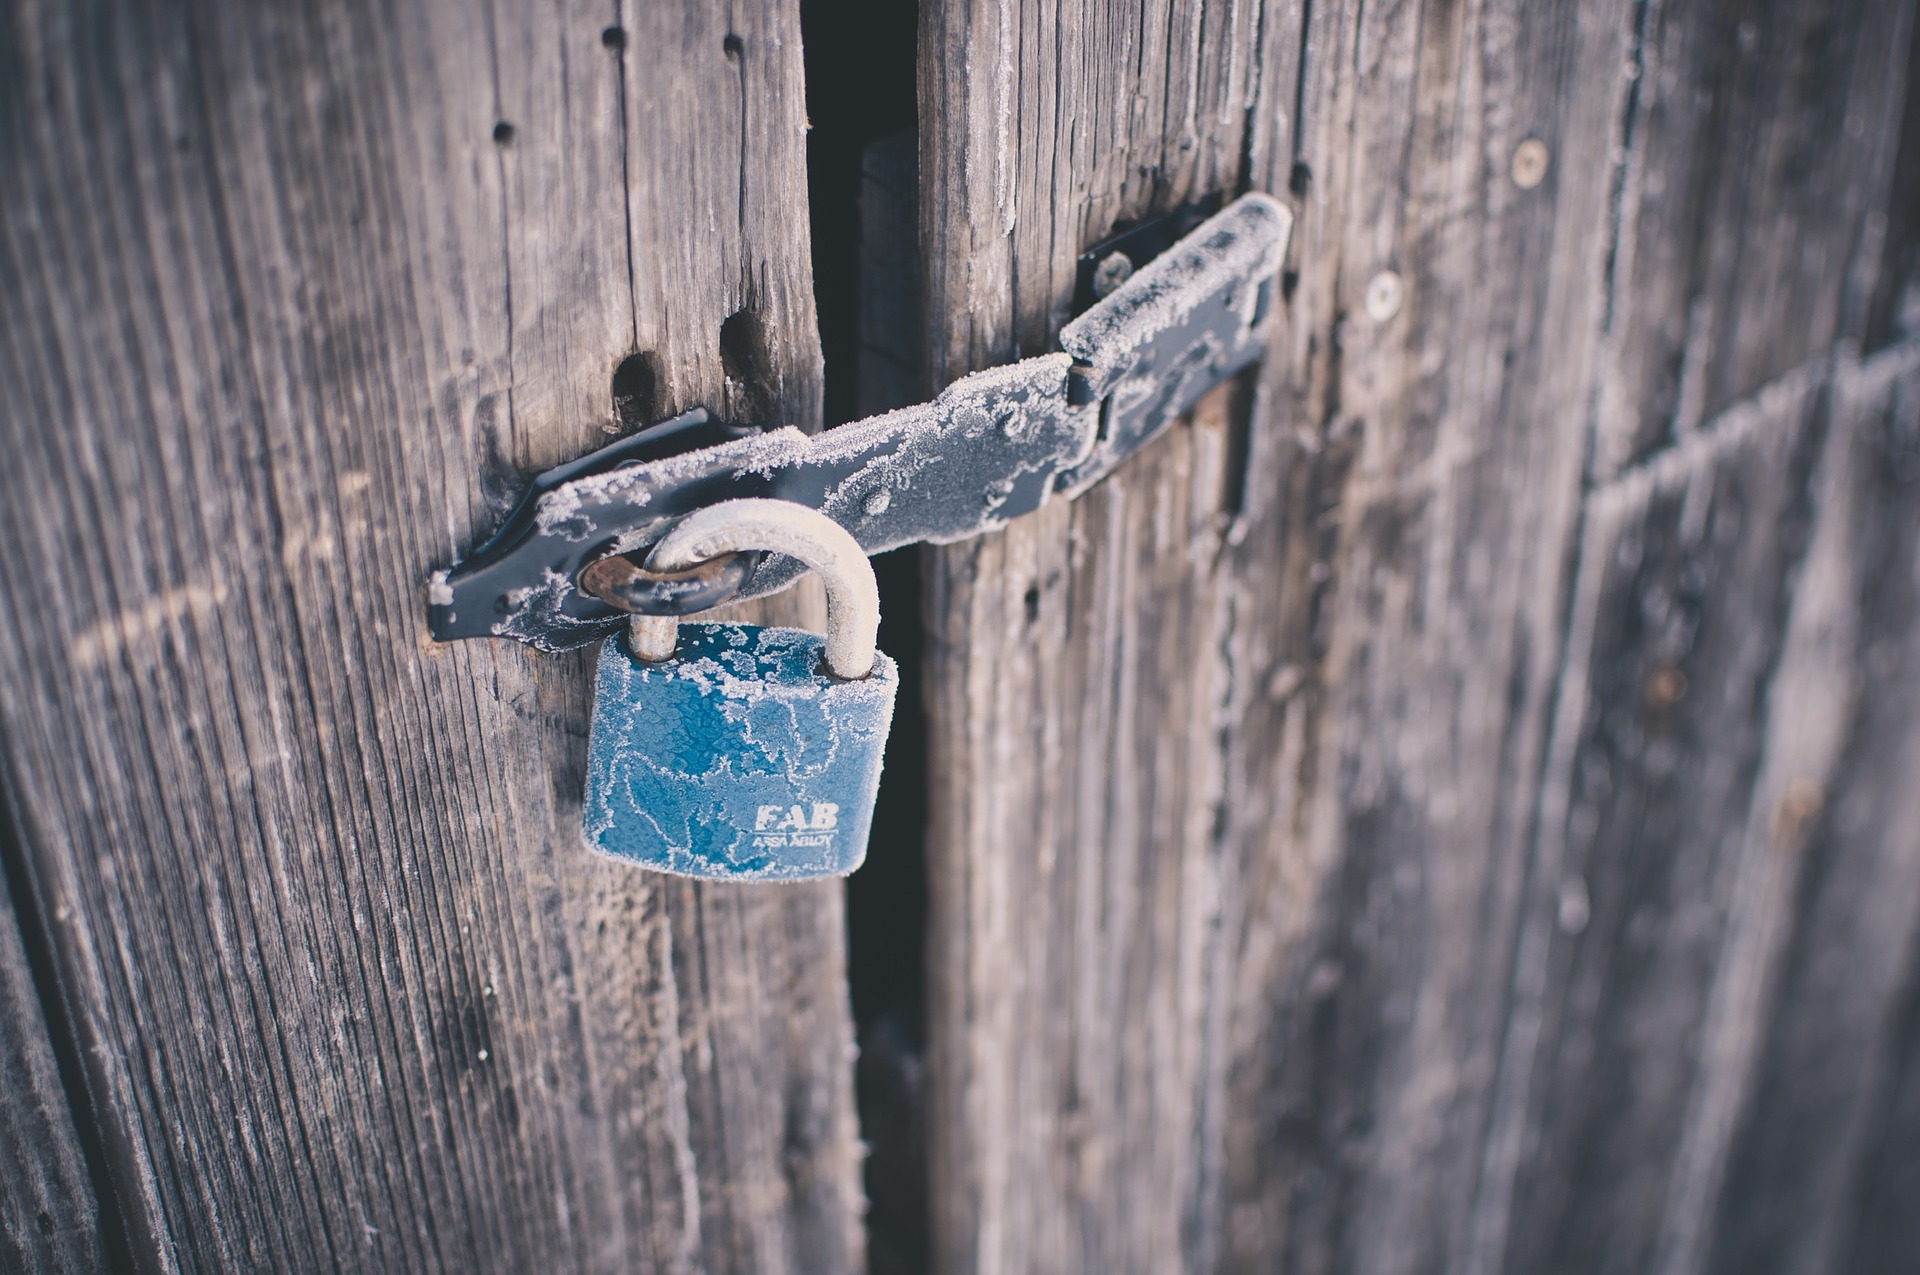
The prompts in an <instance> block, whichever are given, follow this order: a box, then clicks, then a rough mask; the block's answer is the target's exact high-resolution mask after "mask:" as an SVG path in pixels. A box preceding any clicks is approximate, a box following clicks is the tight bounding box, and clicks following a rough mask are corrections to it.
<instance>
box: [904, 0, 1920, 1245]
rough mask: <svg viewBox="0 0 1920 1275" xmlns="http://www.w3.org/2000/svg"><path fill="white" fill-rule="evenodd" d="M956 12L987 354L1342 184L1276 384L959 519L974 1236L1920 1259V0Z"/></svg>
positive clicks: (951, 368) (961, 180) (952, 654)
mask: <svg viewBox="0 0 1920 1275" xmlns="http://www.w3.org/2000/svg"><path fill="white" fill-rule="evenodd" d="M923 14H924V16H923V28H922V49H921V59H922V60H921V77H922V78H921V94H922V110H921V184H922V189H921V209H922V243H923V245H924V246H925V252H926V256H927V260H926V263H925V277H926V280H927V313H928V315H929V316H930V318H931V319H932V321H933V323H934V324H935V329H934V331H933V333H932V335H931V347H930V366H931V367H932V368H933V369H934V374H933V379H934V381H935V383H939V382H941V381H944V380H949V379H951V378H952V377H953V376H955V375H957V374H959V373H961V372H963V371H966V370H969V369H970V368H972V367H975V366H979V365H982V364H985V363H990V362H996V361H999V360H1002V359H1005V358H1010V357H1013V356H1014V355H1016V354H1028V353H1033V352H1036V351H1039V350H1041V349H1044V348H1046V346H1047V342H1048V340H1049V338H1050V336H1051V334H1052V332H1054V331H1055V330H1057V328H1058V326H1059V324H1060V323H1061V322H1062V321H1063V319H1064V317H1065V306H1066V303H1067V300H1068V297H1069V295H1070V291H1071V279H1072V276H1071V263H1072V259H1073V256H1074V254H1075V253H1077V252H1078V251H1079V250H1080V249H1082V248H1083V247H1085V246H1086V245H1087V244H1089V243H1090V242H1092V241H1093V240H1094V239H1097V238H1098V237H1099V236H1100V235H1101V234H1103V233H1104V232H1105V231H1106V229H1107V228H1108V226H1109V224H1110V223H1111V221H1112V220H1113V219H1114V218H1115V217H1119V216H1139V215H1142V214H1144V213H1146V212H1149V211H1152V210H1155V209H1159V208H1165V207H1168V206H1170V205H1172V204H1174V203H1177V202H1178V201H1179V200H1181V199H1182V198H1185V197H1187V196H1188V195H1190V194H1193V193H1197V192H1201V191H1205V190H1213V189H1227V190H1233V189H1238V188H1240V185H1241V184H1242V183H1244V184H1247V185H1251V186H1252V187H1254V188H1258V189H1264V190H1269V191H1272V192H1274V193H1276V194H1282V195H1286V196H1288V197H1290V198H1291V199H1292V200H1293V202H1294V204H1295V207H1296V209H1297V212H1298V222H1297V226H1296V231H1295V238H1294V244H1293V249H1292V256H1291V263H1290V265H1291V269H1292V271H1293V272H1294V275H1293V277H1292V278H1291V279H1290V280H1289V283H1288V289H1287V304H1286V306H1285V308H1284V311H1283V313H1282V316H1281V321H1280V325H1279V329H1278V331H1277V333H1276V343H1275V351H1274V357H1273V358H1271V359H1270V360H1269V362H1268V365H1267V367H1266V369H1265V372H1264V375H1263V378H1262V379H1261V380H1260V381H1259V383H1258V384H1257V385H1251V386H1245V387H1240V388H1239V389H1237V390H1228V391H1223V392H1221V393H1220V394H1219V395H1218V396H1217V397H1216V398H1215V399H1213V400H1212V401H1210V402H1209V403H1208V404H1206V405H1205V406H1204V407H1203V409H1202V410H1200V411H1198V412H1196V414H1195V416H1194V419H1193V420H1192V422H1191V423H1190V424H1188V425H1185V426H1183V427H1181V428H1179V429H1177V430H1176V431H1175V432H1174V433H1173V435H1172V436H1170V437H1169V438H1167V439H1165V440H1163V441H1162V442H1160V443H1158V444H1157V445H1156V446H1155V447H1154V448H1152V449H1151V450H1150V452H1149V453H1147V454H1144V455H1142V456H1140V457H1138V458H1136V459H1135V460H1134V461H1132V462H1131V463H1130V464H1129V465H1128V466H1127V467H1126V468H1125V469H1124V470H1122V471H1121V472H1120V473H1118V474H1116V475H1115V476H1114V477H1113V478H1112V479H1111V480H1109V482H1107V483H1106V484H1104V485H1103V486H1102V487H1101V488H1099V489H1096V490H1095V491H1094V492H1092V493H1090V494H1089V495H1088V496H1087V497H1086V498H1084V499H1083V500H1082V501H1080V502H1079V503H1078V504H1076V505H1075V506H1073V507H1071V508H1070V509H1069V508H1060V507H1055V508H1052V509H1050V510H1048V511H1045V512H1043V513H1042V514H1041V515H1039V516H1038V517H1036V518H1034V519H1031V520H1029V521H1028V522H1026V523H1023V524H1021V525H1018V526H1016V527H1014V528H1010V529H1009V530H1008V531H1007V532H1005V533H1003V534H1001V535H998V536H995V537H992V538H989V539H988V540H985V541H983V542H980V543H978V544H974V545H968V546H961V547H956V548H952V549H947V550H941V551H937V552H932V553H930V554H929V556H928V570H929V573H930V576H931V583H930V595H931V596H930V603H929V622H930V625H931V626H932V629H933V633H932V637H931V644H930V648H929V655H928V671H927V675H928V680H929V685H930V688H931V690H930V696H931V707H932V712H931V720H932V723H933V727H932V728H933V738H932V753H933V763H932V766H931V783H932V794H931V801H932V808H933V812H934V819H933V832H932V845H931V863H930V871H931V883H932V884H931V907H932V922H931V924H932V934H931V940H930V942H931V947H930V955H929V967H930V971H931V974H930V977H931V986H930V997H931V1001H930V1010H931V1016H932V1018H931V1026H930V1041H929V1051H928V1063H929V1068H930V1072H929V1074H930V1083H931V1107H930V1117H929V1119H930V1126H929V1136H930V1138H931V1139H932V1143H933V1162H932V1165H931V1173H932V1179H933V1190H932V1203H933V1217H934V1223H933V1225H934V1232H935V1234H934V1242H935V1251H936V1258H937V1265H938V1268H939V1269H941V1270H943V1271H948V1272H961V1271H1012V1270H1049V1271H1068V1270H1090V1271H1091V1270H1099V1271H1118V1270H1139V1271H1161V1270H1175V1269H1192V1270H1216V1269H1217V1270H1248V1271H1254V1270H1258V1271H1269V1270H1274V1269H1289V1270H1314V1271H1356V1272H1358V1271H1364V1272H1397V1271H1408V1272H1411V1271H1431V1270H1450V1271H1466V1272H1481V1271H1489V1272H1490V1271H1502V1270H1504V1271H1511V1272H1516V1273H1519V1272H1533V1271H1540V1270H1548V1269H1551V1270H1556V1271H1596V1272H1599V1271H1627V1270H1635V1271H1638V1270H1654V1271H1661V1272H1693V1271H1706V1270H1713V1271H1734V1270H1742V1271H1747V1270H1781V1271H1786V1270H1793V1271H1816V1270H1839V1269H1848V1270H1855V1269H1858V1270H1878V1269H1886V1270H1893V1269H1900V1268H1902V1265H1903V1263H1910V1261H1911V1256H1912V1254H1913V1252H1915V1251H1916V1247H1915V1244H1916V1236H1915V1233H1914V1223H1913V1221H1912V1209H1911V1207H1910V1206H1909V1207H1904V1208H1903V1207H1901V1206H1900V1205H1899V1204H1898V1203H1897V1201H1899V1200H1901V1199H1903V1198H1904V1199H1907V1200H1908V1201H1909V1202H1910V1200H1911V1191H1912V1187H1913V1182H1914V1177H1913V1170H1912V1164H1913V1162H1914V1157H1915V1154H1916V1148H1920V1115H1916V1113H1920V1098H1916V1095H1920V1014H1917V1013H1916V1010H1915V1008H1914V1007H1915V1005H1916V1004H1920V1000H1916V998H1917V997H1920V973H1917V972H1916V961H1920V937H1917V935H1920V930H1917V927H1916V918H1917V913H1916V902H1915V892H1916V890H1920V834H1917V833H1916V832H1915V824H1914V823H1913V821H1912V819H1911V817H1910V816H1909V815H1908V812H1907V807H1908V806H1910V805H1911V802H1912V797H1911V794H1910V793H1909V792H1908V791H1907V789H1909V788H1910V787H1911V786H1912V783H1911V776H1912V775H1913V774H1915V773H1916V772H1915V770H1914V762H1913V757H1914V753H1913V750H1914V748H1915V747H1916V743H1915V739H1916V727H1915V726H1914V724H1913V721H1914V718H1913V713H1912V711H1911V704H1910V700H1911V696H1910V694H1909V688H1910V686H1911V685H1912V682H1913V674H1912V668H1911V661H1912V658H1913V641H1914V628H1913V619H1912V616H1913V612H1912V606H1913V597H1914V589H1915V574H1914V573H1915V569H1916V568H1915V562H1916V561H1917V560H1920V559H1917V558H1916V553H1917V552H1920V545H1916V543H1915V539H1914V536H1915V532H1914V518H1915V516H1916V508H1917V507H1920V472H1916V471H1915V469H1914V462H1913V460H1912V457H1913V454H1914V453H1913V451H1912V448H1913V446H1914V440H1915V438H1916V432H1915V431H1916V430H1920V425H1916V416H1915V411H1916V407H1915V398H1914V379H1913V378H1914V374H1915V373H1914V369H1915V366H1916V364H1915V360H1916V357H1920V355H1917V354H1916V350H1917V349H1920V347H1917V346H1916V341H1920V310H1916V308H1915V306H1914V303H1913V301H1912V300H1911V298H1912V297H1913V296H1914V295H1915V294H1914V288H1915V286H1916V285H1915V283H1914V278H1915V276H1914V266H1913V260H1914V256H1913V250H1912V244H1913V243H1914V242H1915V241H1916V234H1917V233H1920V205H1917V204H1916V203H1915V201H1914V200H1913V199H1912V197H1911V192H1912V191H1913V190H1914V189H1916V187H1915V185H1914V182H1915V180H1916V172H1920V122H1916V121H1917V120H1920V108H1917V107H1916V102H1920V84H1916V83H1915V81H1916V79H1920V69H1917V68H1920V58H1916V54H1915V50H1916V49H1920V43H1916V40H1915V22H1914V11H1913V6H1912V5H1911V4H1910V3H1904V2H1902V3H1877V4H1862V5H1853V6H1822V5H1815V4H1808V3H1788V2H1784V0H1783V2H1777V3H1771V4H1765V5H1759V6H1751V5H1748V6H1737V5H1732V4H1708V5H1678V4H1671V3H1665V2H1663V0H1650V2H1648V3H1642V4H1633V3H1598V2H1593V3H1571V2H1559V3H1552V4H1527V3H1518V2H1514V3H1504V2H1498V0H1496V2H1491V3H1484V4H1480V5H1474V6H1453V5H1438V4H1429V3H1409V4H1402V5H1377V4H1360V3H1357V2H1356V3H1334V4H1314V5H1311V6H1304V5H1290V4H1285V3H1279V2H1278V0H1276V2H1274V3H1269V4H1265V5H1230V6H1212V5H1206V6H1203V5H1200V4H1197V3H1181V2H1178V0H1175V2H1173V3H1169V4H1166V5H1159V6H1147V7H1145V8H1144V9H1142V8H1134V9H1129V10H1125V11H1122V10H1120V9H1116V8H1113V7H1111V6H1107V5H1104V4H1099V3H1092V2H1088V3H1078V4H1075V3H1069V4H1066V5H1061V6H1055V5H1052V4H1046V5H1042V4H1038V3H1030V2H1028V0H1004V2H1002V3H988V4H968V3H962V2H961V0H951V2H945V3H941V2H935V3H931V4H929V5H927V6H925V8H924V10H923ZM1530 141H1531V142H1532V143H1537V145H1530V144H1527V143H1529V142H1530ZM1542 158H1544V160H1545V163H1544V166H1542V165H1541V164H1540V163H1539V162H1538V161H1539V160H1540V159H1542ZM1903 192H1904V193H1903ZM1863 351H1864V352H1863ZM1903 1190H1904V1192H1905V1193H1904V1195H1903Z"/></svg>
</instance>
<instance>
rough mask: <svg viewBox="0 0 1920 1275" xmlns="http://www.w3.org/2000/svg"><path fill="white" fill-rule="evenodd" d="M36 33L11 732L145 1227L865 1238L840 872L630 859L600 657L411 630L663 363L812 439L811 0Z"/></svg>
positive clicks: (159, 1248)
mask: <svg viewBox="0 0 1920 1275" xmlns="http://www.w3.org/2000/svg"><path fill="white" fill-rule="evenodd" d="M4 21H5V23H6V27H7V29H6V32H5V35H4V38H0V48H4V49H5V50H6V53H5V54H4V57H5V59H6V62H7V65H6V67H5V70H4V73H0V102H3V103H4V104H3V105H0V123H3V124H4V141H3V142H0V146H3V147H4V154H5V157H6V167H7V171H8V173H9V178H8V190H7V194H6V196H5V198H4V200H3V201H0V333H4V336H0V368H3V369H4V376H5V379H6V381H7V383H8V386H9V389H10V393H9V396H8V400H7V406H6V408H5V409H4V422H5V425H4V437H5V439H6V442H7V447H8V451H9V454H10V458H11V463H10V464H9V465H8V466H7V468H6V471H5V476H4V477H3V478H0V540H3V541H4V543H5V545H6V546H7V552H6V553H5V554H4V555H0V559H3V561H0V598H4V602H0V607H3V608H4V610H5V613H6V614H7V615H8V617H9V630H10V634H11V640H10V641H9V642H8V643H6V644H5V647H4V650H3V651H0V689H4V694H3V695H0V739H3V740H4V755H5V757H6V761H7V765H8V767H9V774H10V781H11V784H12V788H13V791H14V792H15V794H16V795H17V798H18V802H19V805H20V813H21V817H22V822H23V824H24V827H25V829H26V835H25V838H24V843H25V857H26V860H27V862H26V868H27V871H28V873H29V874H30V878H31V880H32V881H33V882H34V883H35V887H36V892H37V897H38V898H40V899H41V900H43V901H44V903H45V906H46V908H47V909H48V924H49V928H50V930H51V932H52V936H53V949H54V952H55V956H56V961H57V968H58V975H59V979H60V983H61V985H62V987H63V989H64V991H65V994H66V995H67V996H68V997H69V999H70V1001H71V1003H72V1005H73V1010H74V1020H75V1022H74V1030H75V1032H76V1034H77V1037H78V1038H77V1040H76V1042H75V1045H76V1052H77V1054H78V1056H80V1057H82V1058H84V1059H85V1060H86V1066H87V1068H88V1069H89V1082H90V1084H91V1086H92V1088H93V1090H94V1091H95V1092H96V1093H97V1094H99V1095H100V1096H101V1101H100V1110H101V1117H100V1124H101V1127H100V1128H99V1129H97V1130H94V1131H92V1132H93V1134H94V1135H95V1136H97V1137H98V1138H99V1139H100V1141H101V1143H102V1145H103V1146H105V1147H106V1148H108V1153H109V1160H110V1172H111V1177H112V1180H113V1183H114V1186H115V1189H116V1191H117V1192H118V1193H119V1194H120V1196H121V1197H122V1198H123V1200H124V1201H125V1202H127V1206H128V1207H127V1216H126V1221H125V1227H126V1230H127V1241H126V1242H127V1246H128V1247H129V1248H130V1249H131V1250H132V1251H133V1252H134V1254H135V1255H136V1257H137V1258H138V1259H139V1260H140V1262H141V1263H142V1264H143V1265H145V1266H148V1267H151V1268H153V1269H160V1270H176V1269H205V1268H233V1269H266V1268H284V1269H311V1268H313V1267H316V1266H337V1267H341V1268H346V1269H372V1268H382V1269H409V1270H414V1269H417V1270H437V1269H448V1270H533V1269H539V1270H694V1269H703V1270H753V1271H769V1270H807V1271H814V1270H835V1269H846V1268H852V1267H857V1266H858V1265H859V1263H860V1260H861V1259H860V1247H861V1240H860V1234H859V1228H858V1218H859V1206H860V1200H859V1185H858V1142H857V1136H856V1131H855V1128H854V1122H853V1114H852V1099H851V1092H850V1084H849V1076H850V1068H851V1040H852V1033H851V1029H850V1024H849V1021H848V1011H847V1004H846V995H845V990H844V983H843V974H844V962H843V936H842V921H841V895H840V891H839V888H838V887H837V886H834V885H826V886H819V887H807V888H795V889H790V890H751V889H729V888H724V887H700V886H694V885H691V884H687V883H682V882H672V881H668V880H666V879H664V878H659V877H653V876H649V875H646V874H643V873H638V872H635V871H633V870H631V869H630V868H625V867H622V866H619V865H616V864H612V863H609V862H605V861H601V860H596V859H593V858H591V857H589V856H588V854H587V853H586V852H585V851H584V850H583V849H582V848H581V846H580V844H579V841H578V836H577V833H576V831H575V828H576V825H577V819H578V801H579V797H578V793H579V790H580V785H581V782H582V771H583V767H584V753H585V746H586V731H587V722H588V709H589V705H588V687H589V684H590V670H589V664H588V659H589V657H587V656H578V657H570V658H561V659H555V658H549V657H544V656H538V655H534V654H531V653H530V652H527V651H525V650H522V649H521V648H519V647H517V646H511V645H508V644H467V645H464V646H460V647H458V648H454V649H441V648H435V647H433V646H432V645H431V644H430V643H429V642H428V641H427V640H426V638H425V636H424V632H423V611H424V603H423V598H422V581H423V580H424V578H425V575H426V573H427V572H428V570H429V569H430V568H432V567H435V566H438V565H443V564H445V563H447V562H448V561H450V560H451V559H453V558H454V557H455V556H456V555H457V554H458V553H459V552H460V551H461V550H462V549H464V548H465V547H466V546H468V545H469V544H471V543H472V542H473V541H474V539H475V538H476V537H477V536H478V535H480V534H482V533H484V532H486V531H487V530H488V529H490V527H491V526H492V525H493V524H494V523H495V522H496V521H497V519H498V518H499V516H500V515H501V513H502V511H503V509H504V508H505V506H506V504H507V502H508V501H509V500H510V499H511V498H512V496H513V494H514V491H515V488H516V486H517V484H518V482H519V481H520V480H521V477H522V476H523V475H524V474H525V472H526V471H528V470H530V469H533V468H536V467H540V466H545V465H550V464H553V463H555V462H557V461H560V460H563V459H566V458H569V457H572V456H574V455H577V454H578V453H580V452H581V451H583V450H585V449H586V448H588V447H591V446H593V445H595V444H596V443H597V442H599V441H603V440H604V439H605V438H606V437H607V436H608V434H609V433H610V432H612V431H614V430H616V429H617V428H618V424H617V422H616V421H615V420H614V416H613V404H612V402H611V396H610V390H609V385H610V377H611V375H612V373H613V370H614V368H615V366H616V364H618V363H619V361H620V360H621V359H622V358H623V357H624V356H626V355H628V354H630V353H633V352H635V351H640V352H645V353H646V354H647V355H648V356H649V358H650V360H651V368H652V377H651V380H652V386H651V388H650V389H646V388H645V380H646V378H640V380H639V381H638V382H637V383H638V384H640V385H641V386H642V389H643V390H644V391H645V392H644V393H641V394H640V395H639V397H644V398H647V399H650V400H651V401H649V402H645V403H639V404H636V405H635V406H636V407H637V410H638V413H639V414H640V415H645V416H652V415H657V414H661V413H665V412H667V411H670V410H675V409H678V408H681V407H684V406H689V405H692V404H695V403H702V404H706V405H708V406H710V407H715V408H718V409H720V410H722V411H725V412H728V413H731V414H734V415H736V416H746V417H750V418H752V419H757V420H762V421H773V420H780V421H791V422H795V423H798V424H800V425H802V426H803V427H806V428H817V426H818V424H819V419H818V418H819V393H820V388H819V387H820V380H819V378H820V367H819V352H818V344H817V339H816V336H815V329H814V324H813V319H812V312H811V306H810V279H809V266H808V253H807V236H806V206H807V205H806V198H805V189H804V184H803V183H804V178H803V163H802V153H801V152H802V145H803V111H802V106H801V100H802V99H801V85H800V82H799V77H800V57H799V48H798V23H797V15H796V12H795V9H794V6H793V5H792V4H791V3H778V2H769V3H744V2H743V3H738V4H734V5H731V6H728V7H726V8H724V9H722V8H716V7H710V6H695V7H692V8H689V9H684V10H683V9H679V8H675V7H668V6H643V7H639V8H634V7H633V6H630V5H611V6H609V5H605V4H599V5H591V6H589V5H580V4H560V5H545V6H529V5H522V4H518V3H497V4H485V5H479V6H465V5H452V4H430V5H413V6H392V7H388V6H383V5H378V4H362V3H358V2H357V0H338V2H337V3H336V2H331V0H330V2H329V3H325V4H318V5H307V6H299V7H294V8H286V7H264V8H263V7H261V6H248V5H230V4H222V3H217V2H208V3H182V4H169V5H164V6H151V5H130V4H115V3H94V4H82V5H56V4H36V3H23V4H18V5H14V6H10V7H9V8H8V10H7V12H6V16H5V18H4ZM734 316H740V317H737V318H736V317H734ZM787 605H788V611H787V614H793V611H792V607H793V606H794V605H797V604H787Z"/></svg>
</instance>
